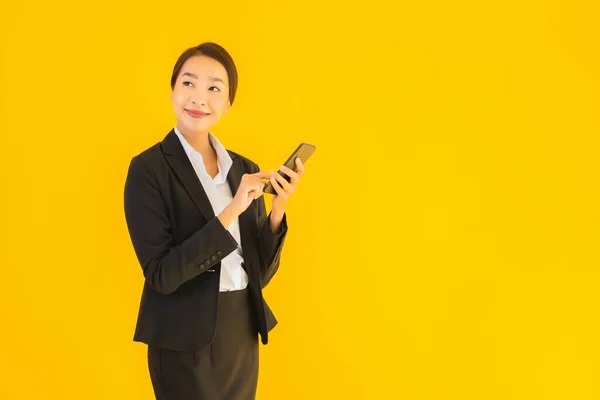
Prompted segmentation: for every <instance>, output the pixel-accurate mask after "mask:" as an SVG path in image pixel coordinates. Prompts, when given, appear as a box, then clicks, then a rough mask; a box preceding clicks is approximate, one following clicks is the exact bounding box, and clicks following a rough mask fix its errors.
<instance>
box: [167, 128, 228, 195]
mask: <svg viewBox="0 0 600 400" xmlns="http://www.w3.org/2000/svg"><path fill="white" fill-rule="evenodd" d="M175 133H176V134H177V137H179V140H180V141H181V145H182V146H183V149H184V150H185V153H186V154H187V156H188V157H189V158H190V161H191V160H193V158H198V159H199V160H200V161H202V155H201V154H200V153H198V152H197V151H196V150H195V149H194V148H193V147H192V145H190V144H189V143H188V141H187V140H186V139H185V137H184V136H183V134H182V133H181V132H180V131H179V129H177V127H175ZM208 140H209V141H210V144H211V145H212V147H213V148H214V149H215V152H216V153H217V164H219V174H218V175H217V176H215V178H214V183H215V184H220V183H224V182H226V181H227V174H228V173H229V169H230V168H231V166H232V164H233V161H232V159H231V156H230V155H229V153H228V152H227V149H225V147H224V146H223V145H222V144H221V142H220V141H219V139H217V137H216V136H215V135H213V134H212V133H211V132H208ZM192 163H193V162H192ZM197 164H198V165H197V167H198V168H200V169H201V170H202V172H203V173H204V174H206V176H208V174H207V173H206V168H205V167H204V162H199V163H197ZM209 178H210V177H209Z"/></svg>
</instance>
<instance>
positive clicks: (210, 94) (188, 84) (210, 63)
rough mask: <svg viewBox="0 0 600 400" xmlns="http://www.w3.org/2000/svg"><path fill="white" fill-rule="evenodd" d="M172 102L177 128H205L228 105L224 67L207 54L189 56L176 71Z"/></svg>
mask: <svg viewBox="0 0 600 400" xmlns="http://www.w3.org/2000/svg"><path fill="white" fill-rule="evenodd" d="M171 104H173V110H174V111H175V116H176V117H177V128H178V129H179V130H180V131H185V132H195V133H204V132H208V131H209V130H210V129H211V128H212V127H213V126H214V125H215V124H216V123H217V122H219V120H220V119H221V116H222V115H224V114H226V113H227V112H228V111H229V108H230V107H231V103H230V102H229V80H228V79H227V71H226V70H225V67H223V65H221V63H219V62H218V61H216V60H214V59H212V58H210V57H206V56H194V57H190V58H189V59H188V60H187V61H186V62H185V63H184V64H183V66H182V68H181V70H180V72H179V76H178V77H177V81H176V82H175V87H174V88H173V91H172V92H171ZM191 111H196V113H193V112H191Z"/></svg>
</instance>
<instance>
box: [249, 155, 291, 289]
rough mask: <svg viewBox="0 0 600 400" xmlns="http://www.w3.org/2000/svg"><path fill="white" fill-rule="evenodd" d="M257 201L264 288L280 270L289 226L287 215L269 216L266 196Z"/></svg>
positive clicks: (271, 213)
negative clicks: (282, 251)
mask: <svg viewBox="0 0 600 400" xmlns="http://www.w3.org/2000/svg"><path fill="white" fill-rule="evenodd" d="M255 168H256V170H257V171H258V170H260V169H259V168H258V166H257V165H256V166H255ZM255 201H256V202H257V217H256V219H257V224H258V229H259V236H258V245H259V256H260V264H259V267H260V274H261V284H262V287H263V288H264V287H265V286H267V285H268V283H269V281H270V280H271V278H273V276H274V275H275V273H276V272H277V270H278V269H279V262H280V258H281V250H283V243H284V241H285V238H286V235H287V230H288V225H287V217H286V213H283V214H282V215H278V214H276V213H275V214H274V213H273V212H270V213H269V215H268V216H267V211H266V206H265V195H264V194H263V195H262V196H260V197H259V198H258V199H256V200H255Z"/></svg>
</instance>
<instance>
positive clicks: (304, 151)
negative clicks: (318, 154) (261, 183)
mask: <svg viewBox="0 0 600 400" xmlns="http://www.w3.org/2000/svg"><path fill="white" fill-rule="evenodd" d="M316 149H317V147H316V146H314V145H312V144H308V143H300V144H299V145H298V147H296V150H294V151H293V152H292V154H291V155H290V156H289V157H288V159H287V160H286V161H285V163H283V165H285V166H286V167H288V168H289V169H291V170H292V171H294V172H298V169H297V167H296V157H299V158H300V161H302V164H304V163H305V162H306V160H308V158H309V157H310V156H311V155H312V153H314V152H315V150H316ZM276 172H277V173H278V174H279V175H281V176H283V177H284V178H285V180H286V181H288V182H290V181H291V178H290V177H289V176H287V175H286V174H285V173H283V172H281V171H280V170H279V169H277V171H276ZM263 192H264V193H269V194H275V195H276V194H277V192H276V191H275V188H274V187H273V185H271V181H269V182H267V184H266V185H265V187H264V189H263Z"/></svg>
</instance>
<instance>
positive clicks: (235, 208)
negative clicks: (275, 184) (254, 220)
mask: <svg viewBox="0 0 600 400" xmlns="http://www.w3.org/2000/svg"><path fill="white" fill-rule="evenodd" d="M270 177H271V174H270V173H268V172H263V171H259V172H257V173H254V174H244V175H242V180H241V181H240V186H239V187H238V189H237V192H236V193H235V196H234V197H233V200H231V203H229V205H227V207H225V208H224V209H223V211H222V212H221V213H220V214H219V216H218V218H219V220H220V221H221V223H222V224H223V226H224V227H225V228H227V227H228V226H229V224H231V222H232V221H233V220H234V219H236V218H237V217H238V216H239V215H240V214H241V213H243V212H244V211H246V209H247V208H248V207H249V206H250V204H251V203H252V202H253V201H254V200H255V199H258V198H259V197H260V196H262V195H263V188H264V187H265V184H266V182H264V181H263V179H269V178H270Z"/></svg>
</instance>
